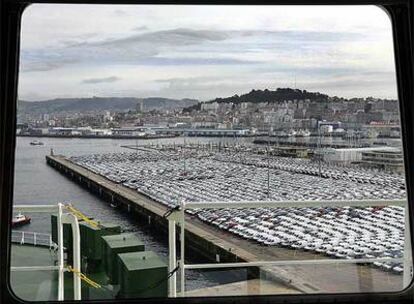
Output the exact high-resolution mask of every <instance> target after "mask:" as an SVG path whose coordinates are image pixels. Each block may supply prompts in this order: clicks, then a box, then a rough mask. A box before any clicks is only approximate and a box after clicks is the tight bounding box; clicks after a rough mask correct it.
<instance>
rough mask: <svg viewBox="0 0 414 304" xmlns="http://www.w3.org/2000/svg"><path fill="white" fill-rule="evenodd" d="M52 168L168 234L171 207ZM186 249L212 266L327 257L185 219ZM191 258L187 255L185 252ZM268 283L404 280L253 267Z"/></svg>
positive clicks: (297, 285)
mask: <svg viewBox="0 0 414 304" xmlns="http://www.w3.org/2000/svg"><path fill="white" fill-rule="evenodd" d="M46 162H47V164H48V165H49V166H51V167H53V168H54V169H56V170H58V171H59V172H60V173H62V174H64V175H65V176H67V177H68V178H70V179H71V180H73V181H74V182H76V183H78V184H79V185H81V186H82V187H84V188H86V189H88V190H89V191H90V192H92V193H94V194H96V195H97V196H99V197H101V198H102V199H104V200H105V201H107V202H109V203H112V204H115V205H117V206H119V207H120V208H123V209H124V210H126V211H129V212H134V213H136V215H137V217H138V218H139V220H142V221H143V222H144V223H146V224H150V225H151V227H154V229H158V230H160V231H162V232H166V231H167V229H168V223H167V220H166V219H165V218H163V217H162V215H163V214H164V213H165V212H166V211H167V210H168V208H167V207H166V206H164V205H162V204H160V203H158V202H155V201H154V200H152V199H150V198H148V197H147V196H145V195H142V194H140V193H138V192H137V191H136V190H133V189H130V188H127V187H125V186H122V185H121V184H116V183H114V182H112V181H110V180H108V179H106V178H105V177H103V176H100V175H98V174H95V173H93V172H91V171H89V170H87V169H85V168H83V167H81V166H78V165H77V164H75V163H72V162H71V161H70V160H69V159H67V158H66V157H64V156H59V155H55V156H46ZM185 226H186V227H185V228H186V235H185V237H186V250H188V252H191V253H192V254H193V255H194V256H197V257H203V258H205V259H208V260H209V261H216V260H217V258H218V259H219V260H220V262H240V261H247V262H248V261H270V260H312V259H323V258H326V257H324V256H322V255H318V254H315V253H312V252H305V251H295V250H290V249H286V248H279V247H274V246H270V247H266V246H260V245H258V244H256V243H253V242H249V241H247V240H244V239H241V238H238V237H237V236H235V235H233V234H231V233H228V232H226V231H223V230H220V229H218V228H216V227H214V226H211V225H207V224H206V223H203V222H201V221H200V220H199V219H198V218H197V217H195V216H191V215H189V214H187V215H186V224H185ZM187 256H188V253H187ZM258 277H260V278H261V279H266V280H269V281H271V282H274V284H276V285H278V286H280V287H283V288H285V289H286V290H289V293H331V292H332V293H337V292H373V291H377V292H378V291H399V290H401V289H402V276H400V275H394V274H390V273H387V272H384V271H381V270H378V269H375V268H372V267H369V266H363V265H353V264H346V265H344V264H336V265H335V264H330V265H314V266H303V265H302V266H277V267H276V266H268V267H260V270H259V269H258V268H256V267H250V268H249V270H248V277H247V278H245V279H257V278H258Z"/></svg>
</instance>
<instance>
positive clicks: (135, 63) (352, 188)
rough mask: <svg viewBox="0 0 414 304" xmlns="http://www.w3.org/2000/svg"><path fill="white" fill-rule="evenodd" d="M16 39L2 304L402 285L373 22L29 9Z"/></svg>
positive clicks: (316, 10) (392, 104)
mask: <svg viewBox="0 0 414 304" xmlns="http://www.w3.org/2000/svg"><path fill="white" fill-rule="evenodd" d="M21 28H22V30H21V31H22V32H21V53H20V76H19V99H18V101H17V105H18V113H17V134H16V136H17V145H16V162H15V164H16V165H15V185H14V202H13V204H14V214H13V219H12V222H11V223H10V225H11V226H12V237H11V240H10V241H11V287H12V289H13V291H14V292H15V294H16V295H17V296H18V297H20V298H22V299H24V300H30V301H45V300H71V299H82V300H93V299H118V300H120V301H122V299H124V298H148V297H161V298H166V297H176V296H177V297H179V296H186V297H194V296H217V295H220V296H237V295H269V294H275V295H278V294H318V293H349V292H351V293H355V292H364V293H365V292H390V291H394V292H395V291H400V290H402V289H404V288H405V287H406V286H408V284H409V283H410V281H411V275H412V270H411V268H412V266H411V244H410V243H409V241H408V240H409V235H408V233H409V229H408V223H407V219H406V217H405V213H404V211H405V208H406V198H407V197H406V184H405V173H404V158H403V152H402V140H401V128H400V114H399V107H398V101H397V86H396V77H395V66H394V53H393V52H394V51H393V37H392V28H391V23H390V20H389V18H388V16H387V15H386V13H385V12H384V11H383V10H381V9H380V8H378V7H375V6H222V5H220V6H219V5H209V6H203V5H197V6H190V5H186V6H179V5H169V6H163V5H134V6H132V5H122V6H121V5H111V6H109V5H108V6H105V5H56V4H36V5H31V6H30V7H29V8H28V9H26V11H25V12H24V14H23V17H22V27H21ZM183 231H185V233H184V234H183V233H182V232H183ZM183 240H184V241H183Z"/></svg>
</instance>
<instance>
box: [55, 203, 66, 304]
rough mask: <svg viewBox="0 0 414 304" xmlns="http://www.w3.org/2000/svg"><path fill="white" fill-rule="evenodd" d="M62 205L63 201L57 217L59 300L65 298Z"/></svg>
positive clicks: (59, 206) (59, 205)
mask: <svg viewBox="0 0 414 304" xmlns="http://www.w3.org/2000/svg"><path fill="white" fill-rule="evenodd" d="M62 207H63V205H62V204H61V203H59V204H58V217H57V232H58V266H59V281H58V301H63V300H64V297H65V296H64V273H63V272H64V269H63V263H64V258H63V224H62Z"/></svg>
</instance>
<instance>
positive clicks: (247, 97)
mask: <svg viewBox="0 0 414 304" xmlns="http://www.w3.org/2000/svg"><path fill="white" fill-rule="evenodd" d="M295 99H297V100H305V99H309V100H310V101H328V99H329V96H328V95H326V94H322V93H319V92H308V91H306V90H298V89H290V88H278V89H276V90H275V91H271V90H268V89H265V90H251V91H250V92H249V93H247V94H243V95H240V96H239V95H234V96H231V97H226V98H215V99H213V100H210V101H207V102H206V103H214V102H217V103H233V104H238V103H242V102H252V103H261V102H271V103H272V102H274V103H278V102H283V101H285V100H295ZM200 109H201V103H198V104H196V105H193V106H190V107H188V108H185V109H184V111H185V112H190V111H192V110H200Z"/></svg>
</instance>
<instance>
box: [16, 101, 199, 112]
mask: <svg viewBox="0 0 414 304" xmlns="http://www.w3.org/2000/svg"><path fill="white" fill-rule="evenodd" d="M139 102H143V106H144V110H146V111H149V110H155V109H161V108H162V109H169V110H173V109H182V108H185V107H189V106H192V105H195V104H197V103H198V100H196V99H170V98H162V97H149V98H136V97H93V98H58V99H52V100H45V101H32V102H28V101H24V100H19V101H18V103H17V107H18V113H19V114H43V113H45V114H46V113H48V114H51V113H57V112H85V111H128V110H135V109H136V108H137V104H138V103H139Z"/></svg>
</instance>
